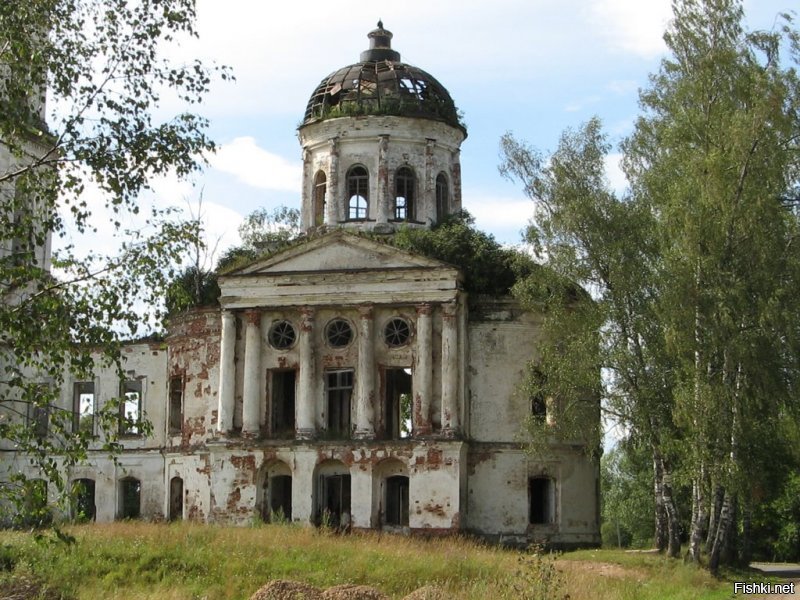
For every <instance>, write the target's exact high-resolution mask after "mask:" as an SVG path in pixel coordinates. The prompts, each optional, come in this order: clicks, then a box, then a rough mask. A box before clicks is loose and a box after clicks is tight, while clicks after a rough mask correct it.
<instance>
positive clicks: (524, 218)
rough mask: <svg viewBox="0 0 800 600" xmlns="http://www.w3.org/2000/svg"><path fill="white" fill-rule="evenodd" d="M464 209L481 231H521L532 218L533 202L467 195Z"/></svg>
mask: <svg viewBox="0 0 800 600" xmlns="http://www.w3.org/2000/svg"><path fill="white" fill-rule="evenodd" d="M467 196H468V198H469V200H465V201H464V208H466V209H467V210H468V211H469V212H470V213H471V214H472V216H474V217H475V224H476V225H477V226H478V228H479V229H482V230H483V231H493V230H500V229H511V228H514V229H515V231H517V232H519V231H522V230H523V229H524V228H525V226H526V225H527V224H528V221H529V220H530V218H531V217H532V216H533V208H534V206H533V202H531V201H530V200H521V199H519V198H518V197H517V198H508V197H502V196H491V195H482V194H480V193H478V194H468V195H467Z"/></svg>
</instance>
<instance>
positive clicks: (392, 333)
mask: <svg viewBox="0 0 800 600" xmlns="http://www.w3.org/2000/svg"><path fill="white" fill-rule="evenodd" d="M409 337H411V327H410V326H409V324H408V322H407V321H406V320H405V319H401V318H400V317H395V318H394V319H390V320H389V322H388V323H386V327H384V328H383V339H384V340H386V345H387V346H391V347H392V348H397V347H398V346H404V345H405V344H407V343H408V338H409Z"/></svg>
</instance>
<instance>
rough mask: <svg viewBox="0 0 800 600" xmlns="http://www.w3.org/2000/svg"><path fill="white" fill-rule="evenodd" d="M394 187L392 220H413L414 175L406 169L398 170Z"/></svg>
mask: <svg viewBox="0 0 800 600" xmlns="http://www.w3.org/2000/svg"><path fill="white" fill-rule="evenodd" d="M394 179H395V181H394V184H395V185H394V187H395V194H394V218H395V219H396V220H397V221H412V220H413V219H414V186H415V181H414V173H412V172H411V169H409V168H408V167H402V168H401V169H398V171H397V174H396V175H395V178H394Z"/></svg>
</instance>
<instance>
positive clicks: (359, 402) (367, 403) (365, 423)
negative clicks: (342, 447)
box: [355, 305, 375, 439]
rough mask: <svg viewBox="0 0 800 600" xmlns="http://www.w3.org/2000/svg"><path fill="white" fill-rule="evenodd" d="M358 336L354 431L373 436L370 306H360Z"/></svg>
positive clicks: (373, 398)
mask: <svg viewBox="0 0 800 600" xmlns="http://www.w3.org/2000/svg"><path fill="white" fill-rule="evenodd" d="M358 315H359V336H358V371H356V382H357V384H358V386H357V389H356V431H355V436H356V437H357V438H361V439H364V438H371V437H374V436H375V427H374V415H375V409H374V407H373V403H374V402H375V343H374V340H373V337H372V336H373V333H372V323H373V316H372V306H371V305H369V306H360V307H359V308H358Z"/></svg>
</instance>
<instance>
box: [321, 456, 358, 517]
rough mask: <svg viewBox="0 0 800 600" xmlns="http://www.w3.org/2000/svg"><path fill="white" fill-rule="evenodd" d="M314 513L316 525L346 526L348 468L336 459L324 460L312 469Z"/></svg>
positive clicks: (348, 494)
mask: <svg viewBox="0 0 800 600" xmlns="http://www.w3.org/2000/svg"><path fill="white" fill-rule="evenodd" d="M314 473H315V477H314V482H315V489H314V515H315V519H314V521H315V523H316V524H317V525H325V526H329V527H337V528H339V527H340V528H347V527H349V526H350V523H351V514H350V470H349V469H348V468H347V466H346V465H345V464H344V463H342V462H341V461H338V460H326V461H324V462H322V463H320V464H319V465H317V468H316V469H315V471H314Z"/></svg>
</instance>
